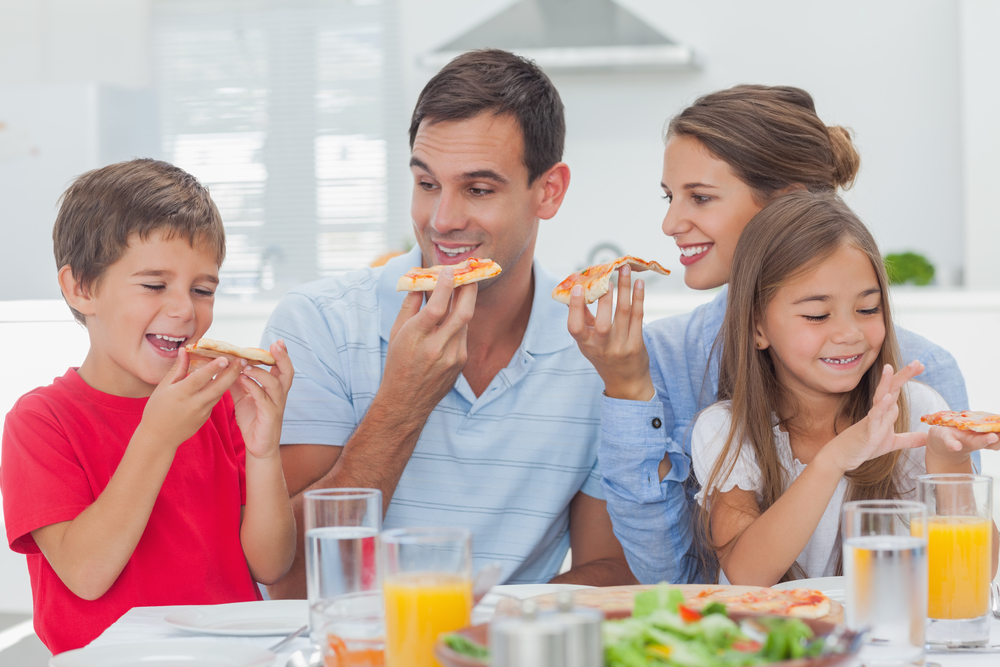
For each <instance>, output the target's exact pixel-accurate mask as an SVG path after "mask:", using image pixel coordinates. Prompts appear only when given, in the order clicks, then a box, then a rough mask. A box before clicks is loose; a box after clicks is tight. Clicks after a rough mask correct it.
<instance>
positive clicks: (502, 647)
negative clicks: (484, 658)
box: [490, 601, 566, 667]
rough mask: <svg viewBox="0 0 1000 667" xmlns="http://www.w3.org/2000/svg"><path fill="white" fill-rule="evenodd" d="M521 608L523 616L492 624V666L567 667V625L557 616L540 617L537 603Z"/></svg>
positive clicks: (506, 617) (545, 615)
mask: <svg viewBox="0 0 1000 667" xmlns="http://www.w3.org/2000/svg"><path fill="white" fill-rule="evenodd" d="M521 609H522V615H521V616H504V617H500V618H497V619H495V620H494V621H493V622H492V623H491V624H490V656H491V665H492V667H566V624H565V623H562V622H561V621H558V620H556V619H554V616H555V614H544V615H538V614H537V613H536V612H537V608H536V607H535V605H534V602H531V601H526V602H525V604H524V605H523V606H522V608H521Z"/></svg>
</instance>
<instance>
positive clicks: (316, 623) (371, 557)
mask: <svg viewBox="0 0 1000 667" xmlns="http://www.w3.org/2000/svg"><path fill="white" fill-rule="evenodd" d="M304 497H305V501H304V507H303V509H304V514H305V530H306V595H307V597H308V599H309V626H310V632H311V634H312V639H313V641H314V642H315V643H317V644H319V645H320V646H326V645H327V644H329V641H328V638H327V637H326V636H325V634H324V633H323V627H324V621H325V620H326V616H327V615H328V614H329V611H331V610H332V609H339V608H340V606H342V605H339V606H337V605H335V606H331V603H333V602H335V601H337V600H338V599H341V598H343V597H344V596H353V597H348V598H347V600H350V599H354V598H356V597H357V596H358V595H359V594H364V593H373V594H374V595H375V597H376V598H378V599H379V600H380V599H381V593H380V592H381V589H382V577H381V574H380V571H379V557H378V553H377V544H376V537H377V536H378V534H379V531H380V530H381V529H382V492H381V491H379V490H377V489H316V490H313V491H306V493H305V496H304ZM345 604H346V603H345Z"/></svg>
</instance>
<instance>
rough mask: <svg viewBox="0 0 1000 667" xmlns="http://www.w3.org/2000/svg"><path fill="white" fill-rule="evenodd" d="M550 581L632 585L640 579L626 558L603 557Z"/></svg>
mask: <svg viewBox="0 0 1000 667" xmlns="http://www.w3.org/2000/svg"><path fill="white" fill-rule="evenodd" d="M549 583H552V584H581V585H585V586H630V585H633V584H638V583H639V580H638V579H636V578H635V575H633V574H632V570H630V569H629V567H628V562H627V561H626V560H625V559H624V558H603V559H600V560H593V561H590V562H589V563H583V564H582V565H579V566H577V567H574V568H571V569H570V570H569V571H568V572H565V573H563V574H560V575H559V576H558V577H556V578H554V579H553V580H552V581H550V582H549Z"/></svg>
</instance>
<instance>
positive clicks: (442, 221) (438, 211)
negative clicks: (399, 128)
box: [410, 111, 545, 292]
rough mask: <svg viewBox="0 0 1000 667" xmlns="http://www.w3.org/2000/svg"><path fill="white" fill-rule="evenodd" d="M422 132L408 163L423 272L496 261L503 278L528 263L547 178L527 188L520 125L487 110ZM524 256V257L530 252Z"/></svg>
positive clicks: (483, 284) (428, 126)
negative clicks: (472, 260)
mask: <svg viewBox="0 0 1000 667" xmlns="http://www.w3.org/2000/svg"><path fill="white" fill-rule="evenodd" d="M431 121H432V119H429V120H425V121H423V122H422V123H421V125H420V128H419V129H418V130H417V133H416V137H415V138H414V141H413V151H412V153H411V158H410V171H411V172H412V174H413V200H412V203H411V215H412V217H413V227H414V232H415V233H416V236H417V243H418V244H419V245H420V250H421V252H422V254H423V261H424V265H425V266H433V265H437V264H457V263H459V262H462V261H464V260H465V259H468V258H469V257H478V258H480V259H486V258H488V259H492V260H493V261H495V262H497V263H498V264H499V265H500V266H501V267H502V268H503V270H504V273H503V274H501V275H500V276H498V277H497V278H493V279H491V280H487V281H483V282H481V283H480V284H479V290H480V292H482V291H483V290H484V289H486V288H488V287H489V285H491V284H492V283H494V282H496V281H498V280H502V279H503V277H504V275H506V274H507V272H508V270H512V269H513V268H514V266H515V265H517V264H520V263H522V262H527V263H529V264H530V262H531V260H532V250H533V248H534V240H535V235H536V233H537V230H538V214H537V212H538V208H539V205H540V204H541V202H542V199H543V198H544V193H545V186H544V181H545V179H544V177H540V178H538V179H536V180H535V182H534V183H533V184H531V185H530V186H529V185H528V169H527V167H526V166H525V165H524V162H523V159H522V156H523V154H524V140H523V138H522V136H521V128H520V126H519V125H518V122H517V120H515V119H514V118H513V117H511V116H495V115H494V114H493V113H492V112H490V111H485V112H483V113H480V114H479V115H477V116H474V117H472V118H469V119H467V120H458V121H442V122H439V123H433V122H431ZM526 251H527V252H526Z"/></svg>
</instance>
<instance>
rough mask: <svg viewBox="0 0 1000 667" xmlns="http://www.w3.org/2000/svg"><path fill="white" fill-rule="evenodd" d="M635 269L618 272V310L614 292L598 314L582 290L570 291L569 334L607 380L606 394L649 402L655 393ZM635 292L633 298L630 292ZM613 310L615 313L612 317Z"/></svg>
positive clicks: (603, 301) (603, 299) (600, 303)
mask: <svg viewBox="0 0 1000 667" xmlns="http://www.w3.org/2000/svg"><path fill="white" fill-rule="evenodd" d="M631 274H632V269H631V267H629V266H628V265H627V264H626V265H625V266H623V267H621V269H619V271H618V307H617V309H615V308H614V305H613V298H614V295H613V294H612V292H610V291H609V292H608V293H607V294H605V295H604V296H602V297H601V298H600V299H598V300H597V315H596V316H595V315H593V314H592V313H591V312H590V310H588V309H587V305H586V304H585V303H584V302H583V287H582V286H580V285H576V286H575V287H573V291H572V292H570V300H569V321H568V323H567V326H568V328H569V333H570V335H572V336H573V338H574V339H575V340H576V343H577V345H579V346H580V351H581V352H582V353H583V356H585V357H586V358H587V359H588V360H589V361H590V363H592V364H593V365H594V368H596V369H597V372H598V374H600V376H601V379H602V380H604V393H605V394H606V395H607V396H609V397H611V398H621V399H626V400H632V401H648V400H650V399H651V398H653V395H654V394H655V393H656V392H655V390H654V389H653V380H652V378H651V377H650V375H649V353H648V352H646V343H645V342H644V341H643V339H642V299H643V292H644V290H643V282H642V280H637V281H636V282H635V290H634V291H632V290H630V288H631V282H632V281H631ZM630 291H632V294H631V295H630V294H629V292H630ZM612 310H616V311H617V312H615V313H614V317H613V318H612Z"/></svg>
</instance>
